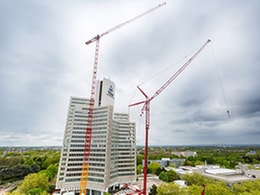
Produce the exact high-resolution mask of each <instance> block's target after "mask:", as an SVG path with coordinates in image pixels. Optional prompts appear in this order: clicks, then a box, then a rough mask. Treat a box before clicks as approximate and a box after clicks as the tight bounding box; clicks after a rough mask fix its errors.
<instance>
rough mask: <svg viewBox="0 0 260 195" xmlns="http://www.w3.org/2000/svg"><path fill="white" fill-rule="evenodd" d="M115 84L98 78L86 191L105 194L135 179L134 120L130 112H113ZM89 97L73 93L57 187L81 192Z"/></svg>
mask: <svg viewBox="0 0 260 195" xmlns="http://www.w3.org/2000/svg"><path fill="white" fill-rule="evenodd" d="M114 93H115V85H114V83H113V82H112V81H110V80H108V79H103V80H102V81H98V82H97V90H96V94H95V97H96V99H95V107H94V115H93V122H92V142H91V150H90V151H91V152H90V160H89V171H88V185H87V194H89V195H103V193H104V192H108V191H110V190H112V189H114V188H115V187H116V186H118V185H119V184H126V183H131V182H134V181H135V179H136V168H135V164H136V158H135V152H136V141H135V139H136V138H135V123H133V122H130V121H129V116H128V114H124V113H114ZM88 107H89V100H88V99H85V98H76V97H71V99H70V104H69V110H68V116H67V122H66V127H65V132H64V139H63V146H62V151H61V158H60V164H59V170H58V176H57V181H56V189H60V190H61V192H62V193H64V192H74V193H75V194H78V193H79V188H80V177H81V170H82V160H83V155H84V140H85V134H86V126H87V118H88Z"/></svg>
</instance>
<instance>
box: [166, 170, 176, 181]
mask: <svg viewBox="0 0 260 195" xmlns="http://www.w3.org/2000/svg"><path fill="white" fill-rule="evenodd" d="M167 176H168V182H172V181H174V180H177V179H179V176H178V175H177V173H176V172H175V171H174V170H169V171H167Z"/></svg>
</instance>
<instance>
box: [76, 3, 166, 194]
mask: <svg viewBox="0 0 260 195" xmlns="http://www.w3.org/2000/svg"><path fill="white" fill-rule="evenodd" d="M164 5H166V3H165V2H164V3H161V4H159V5H157V6H155V7H153V8H151V9H149V10H147V11H146V12H143V13H142V14H139V15H138V16H136V17H134V18H131V19H130V20H127V21H125V22H123V23H121V24H119V25H117V26H115V27H113V28H111V29H109V30H108V31H106V32H104V33H102V34H99V35H96V36H95V37H94V38H92V39H90V40H89V41H87V42H86V44H87V45H88V44H91V43H93V42H96V47H95V56H94V68H93V76H92V84H91V95H90V102H89V110H88V120H87V128H86V135H85V141H84V154H83V162H82V171H81V177H80V195H86V193H87V184H88V170H89V157H90V149H91V139H92V120H93V111H94V101H95V100H94V95H95V89H96V78H97V66H98V54H99V41H100V38H101V37H103V36H105V35H107V34H109V33H110V32H112V31H114V30H117V29H119V28H121V27H123V26H124V25H126V24H129V23H131V22H133V21H135V20H137V19H138V18H140V17H142V16H144V15H146V14H148V13H150V12H152V11H154V10H156V9H158V8H160V7H162V6H164Z"/></svg>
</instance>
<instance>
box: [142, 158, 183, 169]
mask: <svg viewBox="0 0 260 195" xmlns="http://www.w3.org/2000/svg"><path fill="white" fill-rule="evenodd" d="M184 161H185V159H180V158H173V159H170V158H162V159H161V160H148V164H150V163H152V162H158V163H159V164H160V165H161V166H162V167H164V168H165V167H168V166H170V164H173V165H174V167H179V166H181V164H182V162H184ZM143 164H144V161H143Z"/></svg>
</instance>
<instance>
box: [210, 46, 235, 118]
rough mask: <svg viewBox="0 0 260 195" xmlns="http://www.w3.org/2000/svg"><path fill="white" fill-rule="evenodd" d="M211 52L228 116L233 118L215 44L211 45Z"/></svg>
mask: <svg viewBox="0 0 260 195" xmlns="http://www.w3.org/2000/svg"><path fill="white" fill-rule="evenodd" d="M211 53H212V58H213V61H214V64H215V67H216V70H217V71H216V72H217V77H218V81H219V85H220V89H221V92H222V95H223V99H224V103H225V106H226V111H227V116H228V118H229V119H231V115H230V111H229V109H228V107H229V104H228V99H227V96H226V93H225V90H224V86H223V81H222V76H221V72H220V69H219V66H218V63H217V60H216V56H215V52H214V48H213V44H212V46H211Z"/></svg>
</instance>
